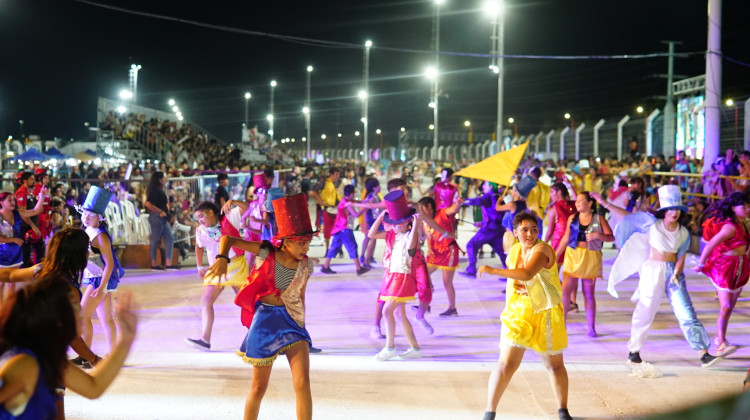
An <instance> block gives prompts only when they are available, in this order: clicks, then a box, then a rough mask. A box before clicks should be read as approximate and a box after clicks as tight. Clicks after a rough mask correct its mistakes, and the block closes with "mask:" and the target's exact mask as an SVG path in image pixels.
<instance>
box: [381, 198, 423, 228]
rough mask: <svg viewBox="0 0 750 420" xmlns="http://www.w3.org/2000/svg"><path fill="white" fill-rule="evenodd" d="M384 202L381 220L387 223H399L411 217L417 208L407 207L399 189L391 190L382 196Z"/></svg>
mask: <svg viewBox="0 0 750 420" xmlns="http://www.w3.org/2000/svg"><path fill="white" fill-rule="evenodd" d="M383 204H385V211H386V214H385V217H384V218H383V221H384V222H385V223H388V224H389V225H400V224H401V223H404V222H406V221H407V220H409V219H410V218H411V216H412V215H413V214H414V213H416V211H417V210H415V209H413V208H411V207H409V205H408V204H407V203H406V197H405V196H404V192H403V191H401V190H395V191H391V192H389V193H388V194H386V196H385V197H383Z"/></svg>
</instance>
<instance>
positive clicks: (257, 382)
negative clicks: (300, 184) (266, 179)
mask: <svg viewBox="0 0 750 420" xmlns="http://www.w3.org/2000/svg"><path fill="white" fill-rule="evenodd" d="M273 207H274V210H275V213H276V222H277V223H278V228H279V233H278V235H277V236H276V237H275V238H274V243H275V244H271V243H269V242H262V243H261V242H248V241H245V240H242V239H238V238H235V237H232V236H224V237H222V238H221V241H220V242H219V253H218V254H217V255H216V262H215V263H214V264H213V265H212V266H211V268H210V269H209V270H208V272H207V275H208V276H211V277H215V278H219V279H222V278H224V277H225V276H226V273H227V264H228V263H229V260H230V259H229V256H228V255H227V253H228V252H229V250H230V248H231V247H237V248H239V249H242V250H245V251H247V252H252V253H254V254H256V255H257V257H256V261H255V265H254V266H253V270H252V272H251V273H250V277H248V279H247V284H246V285H245V286H244V287H243V288H242V289H241V290H240V291H239V293H238V294H237V297H236V298H235V303H236V304H237V305H239V306H240V307H241V308H242V317H241V319H242V324H243V325H245V326H246V327H249V330H248V332H247V336H246V337H245V340H244V341H243V343H242V346H241V347H240V350H239V352H238V354H239V355H240V356H242V358H243V359H244V360H245V361H246V362H247V363H250V364H251V365H253V374H252V384H251V386H250V393H249V394H248V397H247V401H246V403H245V419H246V420H252V419H257V418H258V412H259V411H260V403H261V401H262V399H263V395H264V394H265V392H266V389H267V388H268V381H269V378H270V376H271V367H272V365H273V362H274V360H275V359H276V357H277V356H278V355H279V354H286V357H287V359H288V360H289V367H290V368H291V370H292V380H293V383H294V392H295V394H296V397H297V419H311V418H312V394H311V392H310V357H309V352H308V345H311V344H312V340H311V339H310V334H308V332H307V330H306V329H305V287H306V286H307V281H308V279H309V278H310V274H311V273H312V272H313V263H312V261H311V260H310V259H308V257H307V252H308V250H309V249H310V240H311V239H312V235H313V234H315V233H317V232H315V231H313V230H312V224H311V223H310V214H309V213H308V210H307V197H306V196H305V194H296V195H292V196H288V197H283V198H280V199H278V200H274V202H273ZM300 343H303V345H298V344H300Z"/></svg>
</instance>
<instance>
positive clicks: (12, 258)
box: [0, 243, 23, 268]
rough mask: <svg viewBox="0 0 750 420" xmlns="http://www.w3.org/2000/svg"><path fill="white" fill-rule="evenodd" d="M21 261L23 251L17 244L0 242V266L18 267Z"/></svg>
mask: <svg viewBox="0 0 750 420" xmlns="http://www.w3.org/2000/svg"><path fill="white" fill-rule="evenodd" d="M22 263H23V251H21V247H20V246H19V245H17V244H10V243H6V244H0V268H8V267H18V266H20V265H21V264H22Z"/></svg>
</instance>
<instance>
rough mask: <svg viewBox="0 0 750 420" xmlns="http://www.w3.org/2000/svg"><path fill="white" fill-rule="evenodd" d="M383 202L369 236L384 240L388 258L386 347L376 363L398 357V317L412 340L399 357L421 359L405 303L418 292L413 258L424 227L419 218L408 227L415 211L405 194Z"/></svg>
mask: <svg viewBox="0 0 750 420" xmlns="http://www.w3.org/2000/svg"><path fill="white" fill-rule="evenodd" d="M383 202H384V203H385V206H386V209H387V210H386V211H384V212H382V213H381V214H380V216H378V218H377V219H376V220H375V223H374V224H373V225H372V227H370V232H369V233H368V236H369V237H370V239H385V254H384V256H383V266H384V267H385V273H384V276H383V285H382V287H381V288H380V300H382V301H385V304H384V305H383V317H384V318H385V337H386V345H385V347H383V349H382V350H380V352H379V353H378V354H376V355H375V360H380V361H385V360H390V359H393V358H395V357H396V349H395V347H394V336H395V333H396V320H395V317H394V315H395V316H398V317H400V318H401V322H402V324H403V327H404V333H405V334H406V338H407V340H409V346H410V348H409V350H407V351H406V352H404V353H401V354H400V355H398V357H399V358H401V359H417V358H420V357H422V350H421V349H420V348H419V344H418V343H417V338H416V337H415V336H414V330H413V329H412V328H411V323H410V322H409V318H408V317H407V316H406V313H405V312H404V308H405V306H406V305H405V302H407V301H410V300H413V299H414V294H415V293H416V292H417V281H416V279H415V278H414V275H413V274H412V258H413V257H414V256H415V255H416V253H417V246H418V245H417V244H418V242H419V237H420V236H421V229H420V226H421V223H420V221H419V216H417V217H415V218H414V220H413V223H411V228H410V226H409V224H410V222H412V218H413V215H414V213H415V212H416V210H415V209H413V208H409V206H408V205H407V204H406V197H405V196H404V193H403V191H400V190H396V191H393V192H390V193H388V194H387V195H386V196H385V197H384V199H383ZM383 221H385V223H386V225H388V226H387V227H386V229H387V232H379V231H378V227H380V223H381V222H383Z"/></svg>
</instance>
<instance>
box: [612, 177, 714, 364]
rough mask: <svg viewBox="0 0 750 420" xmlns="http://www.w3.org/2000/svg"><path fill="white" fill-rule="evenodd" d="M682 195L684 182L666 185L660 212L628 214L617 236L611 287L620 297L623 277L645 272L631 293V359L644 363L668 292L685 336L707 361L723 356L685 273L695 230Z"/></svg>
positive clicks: (629, 349) (629, 348)
mask: <svg viewBox="0 0 750 420" xmlns="http://www.w3.org/2000/svg"><path fill="white" fill-rule="evenodd" d="M680 196H681V192H680V188H679V187H678V186H676V185H665V186H663V187H660V188H659V202H660V208H659V212H658V213H657V214H658V216H657V217H658V218H655V217H654V216H652V215H650V214H648V213H643V212H638V213H634V214H632V215H629V216H626V217H625V218H624V219H623V220H622V221H621V222H620V223H619V224H618V225H617V228H616V229H615V239H616V241H617V243H618V244H619V245H620V247H621V250H620V254H619V255H618V256H617V259H616V260H615V263H614V264H613V265H612V271H611V272H610V276H609V286H608V288H607V291H609V293H610V294H611V295H612V296H614V297H618V295H617V291H616V290H615V286H616V285H617V284H618V283H620V282H621V281H623V280H625V279H626V278H627V277H628V276H630V275H631V274H633V273H634V272H635V270H636V269H638V274H639V276H640V281H639V283H638V289H637V290H636V291H635V293H633V297H632V298H631V300H632V301H633V302H635V303H636V308H635V311H634V312H633V321H632V325H631V330H630V341H628V351H629V352H630V354H629V356H628V359H629V360H630V361H631V362H633V363H641V358H640V350H641V348H642V347H643V344H644V342H645V341H646V337H647V336H648V331H649V330H650V329H651V324H652V323H653V322H654V317H655V316H656V312H657V311H658V310H659V304H660V303H661V299H662V297H663V296H664V294H666V295H667V299H669V302H670V303H671V304H672V309H673V311H674V314H675V316H676V317H677V320H678V321H679V323H680V329H682V333H683V335H684V336H685V339H686V340H687V341H688V343H690V346H691V347H692V348H693V350H696V351H699V352H700V353H701V365H702V367H709V366H712V365H714V364H715V363H717V362H718V361H720V360H721V359H720V358H716V357H714V356H712V355H710V354H708V352H707V351H708V348H709V346H710V345H711V342H710V340H709V338H708V333H706V329H705V328H704V327H703V324H701V322H700V321H699V320H698V318H697V316H696V314H695V309H693V303H692V302H691V300H690V295H688V292H687V287H686V284H685V276H684V274H683V273H682V269H683V267H684V265H685V254H686V253H687V250H688V246H689V244H690V234H689V233H688V231H687V229H686V228H685V227H684V226H681V225H680V224H679V223H678V219H679V218H680V216H681V213H680V212H682V214H684V212H685V211H686V210H687V209H686V208H685V206H683V205H682V204H681V201H680ZM673 255H674V256H673ZM670 260H671V261H670Z"/></svg>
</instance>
